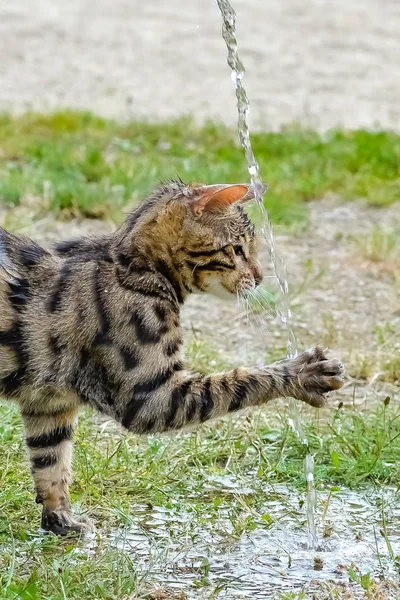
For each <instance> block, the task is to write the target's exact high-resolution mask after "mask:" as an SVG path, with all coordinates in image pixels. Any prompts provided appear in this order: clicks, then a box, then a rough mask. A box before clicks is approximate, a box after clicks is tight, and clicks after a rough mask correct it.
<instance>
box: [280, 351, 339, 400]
mask: <svg viewBox="0 0 400 600" xmlns="http://www.w3.org/2000/svg"><path fill="white" fill-rule="evenodd" d="M284 372H285V375H284V377H285V384H287V388H288V391H289V393H288V394H285V395H288V396H293V397H294V398H296V399H297V400H302V401H303V402H306V403H307V404H310V405H311V406H315V407H320V406H323V405H324V404H325V403H326V394H327V393H328V392H331V391H333V390H338V389H340V388H341V387H342V385H343V384H344V377H343V375H344V367H343V365H342V363H341V362H340V360H338V359H337V358H328V357H327V356H326V355H325V353H324V351H323V350H322V348H320V347H319V346H317V347H316V348H311V349H310V350H306V352H303V354H300V355H299V356H298V357H297V358H294V359H292V360H288V361H285V365H284Z"/></svg>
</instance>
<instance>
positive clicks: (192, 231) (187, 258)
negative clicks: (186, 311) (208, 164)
mask: <svg viewBox="0 0 400 600" xmlns="http://www.w3.org/2000/svg"><path fill="white" fill-rule="evenodd" d="M252 199H254V191H253V188H252V187H251V186H250V185H247V184H237V185H210V186H208V185H201V184H185V183H183V182H182V181H180V180H178V181H171V182H168V183H166V184H163V185H162V186H161V187H160V188H158V189H157V190H155V191H154V192H153V194H152V196H151V197H150V198H149V199H148V200H147V202H145V203H144V204H143V205H142V206H141V207H140V208H139V209H137V211H135V212H134V213H132V214H131V215H130V219H131V225H134V227H135V229H136V227H138V229H139V230H140V232H141V234H142V236H143V239H144V240H145V239H147V240H148V242H147V252H148V253H149V255H150V254H153V253H154V251H156V252H157V253H159V254H160V253H161V254H162V253H165V254H168V256H169V259H170V261H172V266H173V267H174V271H175V273H176V275H177V276H178V277H179V278H180V279H181V280H182V283H183V284H184V287H185V288H186V290H187V291H194V292H209V293H212V294H214V295H218V296H222V297H228V296H233V295H236V294H245V293H246V291H248V290H252V289H254V288H255V287H257V286H258V285H259V283H260V282H261V280H262V270H261V265H260V262H259V260H258V247H257V238H256V235H255V230H254V226H253V224H252V223H251V221H250V220H249V218H248V217H247V215H246V213H245V212H244V205H245V203H246V202H248V201H249V200H252ZM128 221H129V218H128ZM150 240H151V242H150ZM155 249H156V250H155ZM170 261H169V262H170Z"/></svg>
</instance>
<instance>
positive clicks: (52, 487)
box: [22, 407, 94, 535]
mask: <svg viewBox="0 0 400 600" xmlns="http://www.w3.org/2000/svg"><path fill="white" fill-rule="evenodd" d="M77 412H78V409H77V408H76V407H74V408H70V409H68V410H66V409H64V410H60V411H57V412H51V413H50V412H45V413H39V412H35V413H33V414H32V413H30V414H26V413H24V411H22V416H23V419H24V423H25V429H26V443H27V446H28V449H29V454H30V460H31V465H32V475H33V479H34V482H35V488H36V502H37V503H40V504H43V512H42V527H43V529H46V530H48V531H52V532H54V533H56V534H58V535H67V534H68V533H69V532H83V531H93V529H94V527H93V525H92V523H91V521H90V519H88V518H87V517H85V516H82V517H77V516H74V515H73V514H72V510H71V503H70V499H69V485H70V483H71V480H72V471H71V462H72V434H73V430H74V426H75V424H76V421H77Z"/></svg>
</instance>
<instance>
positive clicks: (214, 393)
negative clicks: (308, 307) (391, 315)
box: [0, 181, 343, 534]
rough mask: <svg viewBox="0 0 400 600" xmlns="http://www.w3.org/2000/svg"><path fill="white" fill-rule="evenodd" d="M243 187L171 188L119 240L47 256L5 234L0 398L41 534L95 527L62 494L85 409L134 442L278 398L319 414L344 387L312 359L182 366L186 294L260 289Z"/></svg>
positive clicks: (63, 248)
mask: <svg viewBox="0 0 400 600" xmlns="http://www.w3.org/2000/svg"><path fill="white" fill-rule="evenodd" d="M252 197H253V195H252V190H251V188H250V187H249V186H244V185H240V186H212V187H211V186H200V185H196V186H189V185H186V184H184V183H183V182H182V181H174V182H169V183H167V184H165V185H163V186H161V187H159V188H158V189H156V190H155V192H154V193H153V194H152V195H151V196H150V197H149V198H148V199H147V201H146V202H144V203H143V204H142V205H141V206H140V207H139V208H138V209H136V210H135V211H134V212H133V213H132V214H130V215H129V216H128V218H127V219H126V221H125V223H124V224H123V225H122V227H121V228H120V229H119V230H118V231H116V232H115V233H114V234H112V235H110V236H108V237H102V238H82V239H80V240H72V241H68V242H63V243H60V244H58V245H57V246H56V247H55V249H54V250H53V251H46V250H44V249H43V248H41V247H40V246H38V245H37V244H36V243H35V242H33V241H32V240H30V239H28V238H25V237H22V236H15V235H12V234H10V233H8V232H7V231H5V230H0V359H1V362H0V392H1V393H2V395H4V396H6V397H7V398H10V399H13V400H15V401H17V402H18V403H19V405H20V407H21V413H22V416H23V419H24V422H25V426H26V435H27V445H28V448H29V450H30V455H31V461H32V472H33V477H34V480H35V486H36V492H37V501H38V502H40V503H42V504H43V517H42V525H43V526H44V527H45V528H47V529H51V530H52V531H54V532H56V533H60V534H65V533H67V532H68V531H69V530H77V531H80V530H81V529H87V528H90V524H89V523H88V521H87V520H84V519H80V520H78V519H77V518H75V517H73V515H72V513H71V507H70V502H69V496H68V487H69V484H70V481H71V454H72V433H73V428H74V425H75V422H76V418H77V413H78V410H79V407H80V406H81V405H85V404H89V405H91V406H93V407H94V408H97V409H98V410H99V411H101V412H103V413H106V414H108V415H110V416H112V417H114V418H115V419H116V420H117V421H119V422H120V423H121V424H122V425H123V426H124V427H126V428H127V429H129V430H130V431H133V432H135V433H149V432H161V431H166V430H169V429H174V428H181V427H184V426H185V425H188V424H195V423H202V422H203V421H205V420H207V419H211V418H214V417H219V416H221V415H224V414H226V413H228V412H231V411H236V410H239V409H241V408H243V407H246V406H251V405H258V404H261V403H263V402H267V401H268V400H270V399H273V398H276V397H277V396H294V397H295V398H298V399H300V400H304V401H305V402H308V403H309V404H311V405H313V406H320V405H322V404H323V403H324V394H325V393H326V392H328V391H329V390H332V389H337V388H339V387H341V385H342V384H343V379H342V372H343V367H342V366H341V364H340V363H339V361H337V360H327V359H326V357H325V356H324V354H323V352H322V351H321V350H320V349H318V348H317V349H315V350H313V351H308V352H307V353H304V354H303V355H301V356H300V357H298V358H296V359H294V360H283V361H281V362H279V363H276V364H274V365H271V366H269V367H263V368H249V369H245V368H239V369H236V370H235V371H232V372H229V373H222V374H217V375H207V376H201V375H198V374H196V373H190V372H189V371H187V370H186V369H185V368H184V365H183V363H182V360H181V356H180V346H181V343H182V332H181V329H180V324H179V313H180V307H181V305H182V304H183V302H184V300H185V299H186V298H187V296H188V295H189V294H190V293H191V292H192V291H194V290H197V291H202V292H218V293H223V294H226V295H230V296H231V295H232V294H237V293H243V294H244V293H246V290H247V289H251V288H253V287H255V286H256V285H258V283H259V282H260V281H261V279H262V274H261V269H260V265H259V263H258V260H257V241H256V237H255V235H254V228H253V226H252V225H251V223H250V222H249V220H248V218H247V217H246V215H245V213H244V212H243V209H242V206H241V203H242V202H244V201H246V200H248V199H251V198H252Z"/></svg>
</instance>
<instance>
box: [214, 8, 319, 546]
mask: <svg viewBox="0 0 400 600" xmlns="http://www.w3.org/2000/svg"><path fill="white" fill-rule="evenodd" d="M217 4H218V8H219V9H220V11H221V15H222V37H223V39H224V41H225V43H226V47H227V49H228V65H229V67H230V68H231V72H232V74H231V77H232V81H233V83H234V84H235V92H236V102H237V109H238V133H239V141H240V144H241V146H242V148H243V149H244V153H245V157H246V162H247V169H248V172H249V175H250V179H251V183H252V185H253V188H254V194H255V198H256V201H257V205H258V208H259V210H260V212H261V217H262V219H261V222H262V225H261V235H262V236H263V237H264V238H265V240H266V242H267V248H268V252H269V257H270V260H271V264H272V268H273V270H274V273H275V277H276V279H277V282H278V285H279V291H280V297H279V299H278V302H277V306H276V312H277V314H278V316H279V318H280V320H281V321H282V323H283V324H284V326H285V328H286V336H287V342H286V351H287V356H288V358H295V357H296V356H297V353H298V344H297V338H296V334H295V331H294V328H293V324H292V313H291V309H290V296H289V285H288V280H287V275H286V267H285V263H284V262H283V260H282V258H281V257H280V256H279V255H278V254H277V252H276V249H275V240H274V234H273V230H272V225H271V221H270V219H269V216H268V213H267V211H266V210H265V206H264V202H263V194H264V192H265V190H266V186H265V185H264V184H263V181H262V179H261V175H260V167H259V164H258V162H257V159H256V157H255V155H254V152H253V148H252V145H251V139H250V130H249V126H248V122H247V118H248V115H249V108H250V102H249V98H248V96H247V92H246V89H245V87H244V86H243V78H244V76H245V68H244V65H243V63H242V61H241V59H240V57H239V53H238V44H237V38H236V13H235V11H234V9H233V8H232V6H231V4H230V3H229V1H228V0H217ZM288 422H289V425H290V426H291V427H292V429H293V431H294V432H295V433H296V435H297V436H298V438H299V439H300V440H301V442H302V443H303V444H304V445H305V446H306V447H307V449H308V440H307V438H306V437H305V435H304V432H303V428H302V425H301V421H300V415H299V411H298V409H297V406H296V403H295V401H294V400H293V398H290V400H289V420H288ZM305 471H306V479H307V521H308V530H309V546H310V548H314V547H315V545H316V541H317V534H316V529H315V519H314V515H315V509H316V493H315V487H314V459H313V457H312V456H311V454H309V453H308V454H307V456H306V460H305Z"/></svg>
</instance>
